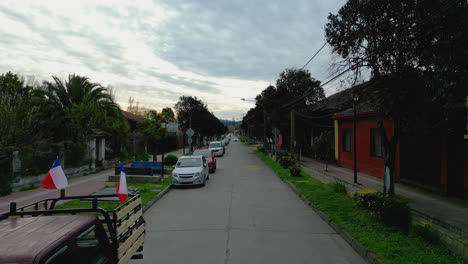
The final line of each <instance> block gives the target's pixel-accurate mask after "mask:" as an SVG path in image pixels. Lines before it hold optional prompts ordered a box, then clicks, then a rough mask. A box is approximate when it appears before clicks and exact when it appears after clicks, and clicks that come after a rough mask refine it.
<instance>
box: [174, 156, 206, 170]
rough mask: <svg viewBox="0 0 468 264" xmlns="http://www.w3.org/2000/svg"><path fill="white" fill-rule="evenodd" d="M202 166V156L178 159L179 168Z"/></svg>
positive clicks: (177, 165)
mask: <svg viewBox="0 0 468 264" xmlns="http://www.w3.org/2000/svg"><path fill="white" fill-rule="evenodd" d="M200 166H201V160H200V158H193V159H190V158H189V159H180V160H179V161H177V164H176V167H177V168H185V167H200Z"/></svg>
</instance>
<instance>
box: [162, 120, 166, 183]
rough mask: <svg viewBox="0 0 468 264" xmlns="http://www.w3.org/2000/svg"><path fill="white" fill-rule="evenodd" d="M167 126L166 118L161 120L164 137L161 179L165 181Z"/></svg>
mask: <svg viewBox="0 0 468 264" xmlns="http://www.w3.org/2000/svg"><path fill="white" fill-rule="evenodd" d="M166 125H167V121H166V118H164V117H163V118H162V120H161V128H162V129H163V136H162V142H163V144H162V155H161V179H164V149H165V148H164V147H165V142H164V140H165V139H166Z"/></svg>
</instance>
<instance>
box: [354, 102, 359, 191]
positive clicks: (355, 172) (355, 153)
mask: <svg viewBox="0 0 468 264" xmlns="http://www.w3.org/2000/svg"><path fill="white" fill-rule="evenodd" d="M358 100H359V97H358V96H354V97H353V108H354V118H353V123H354V127H353V130H354V131H353V137H354V140H353V148H354V151H353V157H354V166H353V167H354V184H358V182H357V142H356V138H357V137H356V119H357V118H356V115H357V110H356V104H357V102H358Z"/></svg>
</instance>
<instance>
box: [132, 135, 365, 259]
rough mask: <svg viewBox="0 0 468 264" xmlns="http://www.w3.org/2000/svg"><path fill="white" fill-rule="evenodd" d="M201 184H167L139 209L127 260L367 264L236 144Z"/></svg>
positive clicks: (219, 160) (267, 168)
mask: <svg viewBox="0 0 468 264" xmlns="http://www.w3.org/2000/svg"><path fill="white" fill-rule="evenodd" d="M217 162H218V169H217V170H216V172H215V173H214V174H211V175H210V181H208V182H207V184H206V186H205V187H195V188H183V189H174V190H172V191H170V192H169V193H168V194H167V195H166V196H164V197H163V198H162V199H161V200H159V201H158V202H157V203H156V204H155V205H153V207H151V208H150V209H149V210H148V211H147V212H146V213H145V219H146V223H147V226H146V239H145V245H144V251H143V255H144V259H143V260H133V261H132V263H184V264H187V263H214V264H220V263H239V264H240V263H242V264H246V263H268V264H271V263H366V262H365V261H364V260H363V259H362V258H361V257H360V256H359V255H358V254H357V253H356V252H355V251H354V250H353V249H352V248H351V247H350V246H349V245H348V244H347V243H346V241H344V240H343V239H342V238H341V237H340V236H339V235H338V234H336V233H335V231H334V230H333V229H332V228H331V227H329V226H328V225H327V224H326V223H325V222H323V221H322V220H321V218H320V217H319V216H318V215H317V214H315V212H314V211H313V210H312V209H310V208H309V207H308V206H307V205H306V204H305V203H304V202H303V201H302V200H300V199H299V198H298V197H297V195H296V194H295V193H294V192H292V191H291V190H290V189H289V187H287V186H286V185H285V184H284V183H283V182H282V181H281V180H280V179H279V178H278V177H277V176H276V175H275V174H274V172H273V170H272V169H270V168H269V167H268V166H267V165H265V164H264V163H263V162H262V161H261V160H260V159H259V158H258V157H257V156H256V155H255V154H254V153H253V152H252V148H249V147H247V146H245V145H243V144H242V143H240V142H232V141H231V144H230V145H229V146H227V153H226V154H225V155H224V157H220V158H218V161H217Z"/></svg>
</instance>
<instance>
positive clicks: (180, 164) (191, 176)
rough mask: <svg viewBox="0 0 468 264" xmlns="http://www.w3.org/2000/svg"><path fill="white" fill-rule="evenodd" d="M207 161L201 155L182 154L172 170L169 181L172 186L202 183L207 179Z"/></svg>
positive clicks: (203, 184)
mask: <svg viewBox="0 0 468 264" xmlns="http://www.w3.org/2000/svg"><path fill="white" fill-rule="evenodd" d="M209 177H210V175H209V172H208V163H207V162H206V159H205V157H203V156H182V157H180V158H179V160H177V163H176V165H175V166H174V170H173V171H172V177H171V182H172V185H174V186H181V185H202V186H205V183H206V181H207V180H209Z"/></svg>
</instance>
